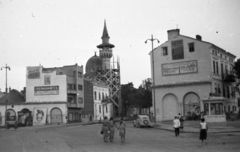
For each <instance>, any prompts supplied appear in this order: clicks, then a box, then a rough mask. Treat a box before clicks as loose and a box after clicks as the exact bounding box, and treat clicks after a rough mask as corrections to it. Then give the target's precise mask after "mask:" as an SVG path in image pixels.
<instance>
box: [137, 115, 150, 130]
mask: <svg viewBox="0 0 240 152" xmlns="http://www.w3.org/2000/svg"><path fill="white" fill-rule="evenodd" d="M133 126H134V127H140V128H141V127H152V126H153V123H152V122H151V121H150V119H149V116H148V115H138V116H137V118H136V119H135V120H133Z"/></svg>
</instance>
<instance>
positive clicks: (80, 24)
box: [0, 0, 240, 91]
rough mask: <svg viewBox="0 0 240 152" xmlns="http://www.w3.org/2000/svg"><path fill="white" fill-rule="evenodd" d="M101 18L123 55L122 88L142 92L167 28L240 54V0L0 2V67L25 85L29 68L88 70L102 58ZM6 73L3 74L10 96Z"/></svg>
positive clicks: (15, 85)
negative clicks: (76, 67) (126, 86)
mask: <svg viewBox="0 0 240 152" xmlns="http://www.w3.org/2000/svg"><path fill="white" fill-rule="evenodd" d="M104 19H105V20H106V23H107V29H108V33H109V36H110V43H112V44H114V45H115V48H113V54H114V56H115V58H117V56H118V57H119V58H120V64H121V83H122V84H126V83H128V82H133V84H134V87H138V86H139V85H140V84H141V82H142V80H144V79H146V78H149V77H150V56H149V55H148V53H149V52H150V51H151V48H152V47H151V42H150V41H149V42H148V43H147V44H145V43H144V42H145V40H146V39H150V38H151V34H153V36H154V38H157V39H159V40H160V43H157V42H156V41H155V42H154V48H155V47H157V46H159V45H160V44H162V43H164V42H165V41H167V30H170V29H176V28H179V29H180V34H182V35H185V36H189V37H193V38H195V35H197V34H199V35H201V36H202V39H203V40H204V41H207V42H210V43H213V44H215V45H217V46H219V47H221V48H223V49H224V50H226V51H227V52H230V53H232V54H234V55H236V56H237V58H239V57H240V45H239V43H240V1H239V0H177V1H176V0H0V66H1V67H2V66H6V64H7V65H8V66H10V67H11V71H8V86H10V87H11V88H12V89H17V90H22V89H23V87H25V86H26V67H27V66H38V65H39V64H41V65H43V67H62V66H64V65H73V64H75V63H77V64H78V65H83V66H84V69H85V65H86V62H87V60H88V59H89V58H90V57H92V56H93V55H94V52H95V51H96V52H97V55H98V54H99V50H98V48H97V47H96V46H97V45H99V44H101V42H102V40H101V36H102V32H103V25H104ZM5 83H6V72H5V69H4V70H2V71H0V88H1V90H2V91H5Z"/></svg>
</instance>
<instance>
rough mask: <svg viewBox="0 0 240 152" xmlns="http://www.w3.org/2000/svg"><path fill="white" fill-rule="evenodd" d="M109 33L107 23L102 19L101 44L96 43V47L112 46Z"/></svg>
mask: <svg viewBox="0 0 240 152" xmlns="http://www.w3.org/2000/svg"><path fill="white" fill-rule="evenodd" d="M109 39H110V37H109V34H108V31H107V24H106V20H104V27H103V34H102V44H100V45H98V46H97V48H99V49H100V48H103V47H108V48H114V45H113V44H110V43H109Z"/></svg>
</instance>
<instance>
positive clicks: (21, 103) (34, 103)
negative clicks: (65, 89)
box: [0, 101, 67, 105]
mask: <svg viewBox="0 0 240 152" xmlns="http://www.w3.org/2000/svg"><path fill="white" fill-rule="evenodd" d="M38 104H67V102H62V101H56V102H20V103H7V105H38ZM0 105H6V103H0Z"/></svg>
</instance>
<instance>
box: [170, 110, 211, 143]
mask: <svg viewBox="0 0 240 152" xmlns="http://www.w3.org/2000/svg"><path fill="white" fill-rule="evenodd" d="M183 121H184V120H183V117H182V116H181V114H179V115H178V116H175V117H174V120H173V128H174V131H175V136H179V132H180V131H182V132H183ZM207 130H208V126H207V123H206V122H205V119H204V118H201V122H200V137H199V139H200V140H201V141H202V143H204V140H206V139H207Z"/></svg>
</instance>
